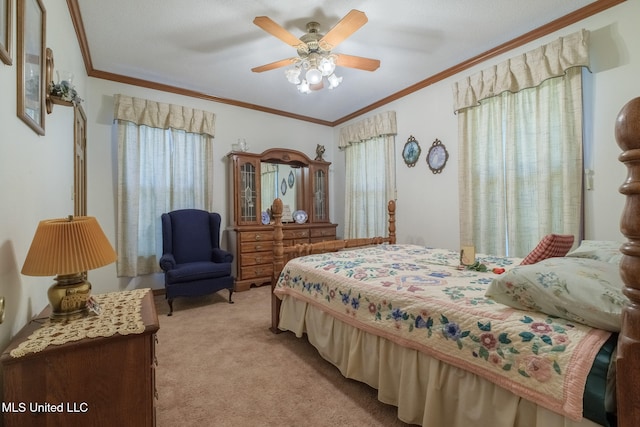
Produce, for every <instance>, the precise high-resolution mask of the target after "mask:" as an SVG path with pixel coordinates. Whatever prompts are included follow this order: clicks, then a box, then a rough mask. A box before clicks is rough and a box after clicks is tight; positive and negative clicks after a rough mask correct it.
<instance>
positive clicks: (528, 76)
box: [453, 30, 589, 112]
mask: <svg viewBox="0 0 640 427" xmlns="http://www.w3.org/2000/svg"><path fill="white" fill-rule="evenodd" d="M572 67H589V32H588V31H587V30H580V31H578V32H576V33H573V34H570V35H568V36H566V37H560V38H559V39H557V40H555V41H553V42H551V43H549V44H546V45H544V46H540V47H538V48H536V49H534V50H531V51H529V52H526V53H523V54H522V55H519V56H516V57H514V58H511V59H508V60H506V61H504V62H502V63H500V64H497V65H494V66H493V67H490V68H488V69H486V70H483V71H480V72H479V73H476V74H474V75H472V76H470V77H467V78H465V79H463V80H460V81H458V82H456V83H454V84H453V102H454V105H453V109H454V112H458V111H459V110H462V109H464V108H469V107H474V106H476V105H478V104H479V103H480V101H482V100H483V99H486V98H490V97H492V96H496V95H499V94H501V93H502V92H505V91H509V92H513V93H515V92H519V91H521V90H523V89H527V88H531V87H536V86H538V85H540V84H541V83H542V82H544V81H545V80H547V79H550V78H552V77H559V76H562V75H563V74H564V73H565V71H566V70H568V69H569V68H572Z"/></svg>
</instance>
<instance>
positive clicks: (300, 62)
mask: <svg viewBox="0 0 640 427" xmlns="http://www.w3.org/2000/svg"><path fill="white" fill-rule="evenodd" d="M367 21H368V19H367V16H366V15H365V14H364V12H361V11H359V10H355V9H354V10H351V11H350V12H349V13H347V14H346V15H345V16H344V18H342V19H341V20H340V21H339V22H338V23H337V24H336V25H335V26H334V27H333V28H331V29H330V30H329V32H327V34H321V33H320V24H318V23H317V22H309V23H308V24H307V33H306V34H304V35H302V36H301V37H300V38H298V37H296V36H294V35H293V34H291V33H290V32H289V31H287V30H286V29H284V28H283V27H282V26H280V25H279V24H277V23H276V22H275V21H273V20H272V19H271V18H269V17H267V16H258V17H256V18H255V19H254V20H253V23H254V24H256V25H257V26H258V27H260V28H262V29H263V30H264V31H266V32H267V33H269V34H271V35H273V36H275V37H277V38H279V39H280V40H282V41H283V42H285V43H287V44H288V45H290V46H292V47H294V48H296V50H297V51H298V56H297V57H293V58H287V59H282V60H280V61H276V62H272V63H270V64H265V65H262V66H260V67H255V68H252V69H251V71H253V72H254V73H262V72H264V71H269V70H273V69H276V68H282V67H286V66H290V65H293V67H292V68H291V69H288V70H287V71H286V75H287V79H288V80H289V82H291V83H293V84H295V85H297V86H298V89H299V90H300V91H301V92H305V93H309V92H310V91H311V90H319V89H322V87H324V84H323V77H326V78H327V81H328V82H329V88H330V89H333V88H334V87H336V86H337V85H338V84H340V82H341V81H342V77H337V76H336V75H335V74H334V69H335V67H336V66H339V67H347V68H356V69H359V70H366V71H375V70H377V69H378V67H380V61H379V60H378V59H371V58H363V57H361V56H353V55H345V54H342V53H332V50H333V49H334V48H335V47H336V46H338V45H339V44H340V43H342V42H343V41H344V40H345V39H346V38H347V37H349V36H351V35H352V34H353V33H355V32H356V31H357V30H358V29H359V28H360V27H362V26H363V25H364V24H366V23H367ZM302 71H305V78H304V79H303V80H300V78H299V76H300V73H301V72H302Z"/></svg>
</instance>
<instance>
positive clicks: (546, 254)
mask: <svg viewBox="0 0 640 427" xmlns="http://www.w3.org/2000/svg"><path fill="white" fill-rule="evenodd" d="M571 246H573V236H572V235H571V234H547V235H546V236H544V237H543V238H542V240H540V243H538V246H536V247H535V248H533V250H532V251H531V252H530V253H529V255H527V256H526V257H524V259H523V260H522V263H521V265H527V264H535V263H536V262H540V261H542V260H544V259H547V258H551V257H560V256H565V255H566V254H567V252H569V250H570V249H571Z"/></svg>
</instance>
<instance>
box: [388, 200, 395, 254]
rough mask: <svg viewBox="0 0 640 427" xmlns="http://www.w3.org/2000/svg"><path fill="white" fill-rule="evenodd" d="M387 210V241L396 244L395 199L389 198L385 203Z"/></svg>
mask: <svg viewBox="0 0 640 427" xmlns="http://www.w3.org/2000/svg"><path fill="white" fill-rule="evenodd" d="M387 211H388V213H389V243H390V244H392V245H395V244H396V201H395V200H389V204H388V205H387Z"/></svg>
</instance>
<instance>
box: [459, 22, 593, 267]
mask: <svg viewBox="0 0 640 427" xmlns="http://www.w3.org/2000/svg"><path fill="white" fill-rule="evenodd" d="M587 41H588V33H586V32H585V31H581V32H579V33H576V34H573V35H571V36H569V37H567V38H565V39H559V41H556V42H554V43H552V44H549V45H546V46H543V47H542V48H539V49H537V50H535V51H532V52H530V53H527V54H525V55H523V56H522V57H519V60H517V61H513V60H512V61H511V63H510V64H511V65H512V66H513V65H514V64H515V63H517V64H518V67H516V68H515V69H510V71H509V72H506V71H497V70H500V69H501V68H502V69H504V70H509V68H508V65H509V64H505V63H503V64H500V65H498V66H497V67H495V68H494V69H492V70H489V71H488V72H487V73H485V75H484V77H482V76H480V77H478V76H477V75H476V76H475V77H473V78H470V79H467V81H464V82H461V83H460V84H459V85H458V86H456V87H454V96H455V95H460V94H462V93H464V96H458V97H456V101H457V104H456V108H457V109H458V116H459V117H458V126H459V128H458V130H459V138H460V159H459V162H460V163H459V166H460V167H459V170H460V172H459V173H460V177H459V181H460V230H461V244H473V245H475V246H476V248H477V250H478V251H479V252H484V253H491V254H497V255H502V254H506V255H511V256H525V255H526V254H527V253H528V252H529V251H530V250H531V249H532V248H533V247H534V246H535V245H536V244H537V243H538V241H539V240H540V239H541V238H542V237H543V236H544V235H545V234H548V233H560V234H572V235H574V236H575V237H576V240H579V238H580V236H581V235H582V233H581V226H582V225H581V219H582V208H583V207H582V68H580V67H581V66H585V65H586V64H588V54H587V51H588V50H587ZM559 57H563V58H564V59H563V60H562V61H564V63H563V64H562V66H561V67H555V66H553V65H549V64H550V63H552V64H557V63H558V62H559V60H558V58H559ZM566 58H573V59H574V60H573V61H567V60H566ZM534 59H535V60H534ZM541 69H542V70H541ZM549 70H555V71H554V73H556V74H558V75H557V76H554V75H549V74H548V72H549ZM519 73H520V74H523V73H524V74H526V75H527V76H528V77H523V78H520V79H518V77H517V76H518V75H520V74H519ZM545 73H547V74H545ZM507 74H508V75H509V77H508V78H507V77H505V76H506V75H507ZM551 74H553V73H551ZM489 75H491V76H493V77H490V78H487V76H489ZM499 76H502V77H499ZM531 76H545V77H544V78H543V77H536V78H531ZM474 81H475V82H476V83H477V84H476V85H474V84H473V83H472V82H474ZM500 81H501V82H503V83H504V82H505V81H509V82H510V83H509V84H503V85H501V84H500V83H498V82H500ZM516 81H519V83H518V84H516V83H515V82H516ZM470 82H471V83H470ZM487 82H490V84H488V83H487ZM524 82H529V83H528V84H534V86H529V87H527V85H528V84H524ZM489 86H491V89H490V90H489V89H488V87H489ZM506 87H509V89H505V88H506ZM461 88H464V89H462V90H461ZM512 90H514V92H512ZM490 94H495V95H493V96H490Z"/></svg>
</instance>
